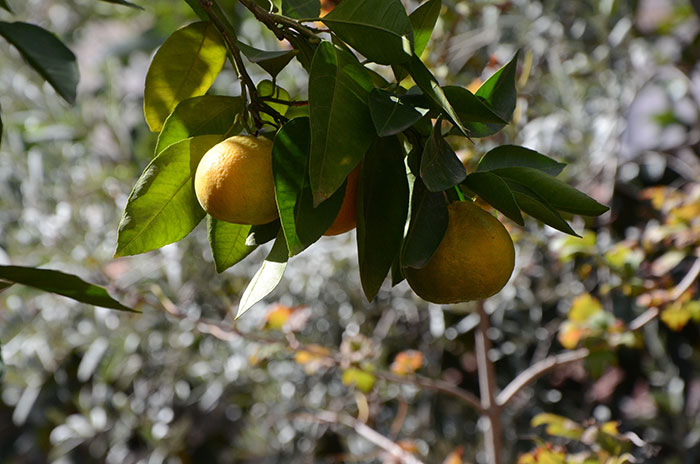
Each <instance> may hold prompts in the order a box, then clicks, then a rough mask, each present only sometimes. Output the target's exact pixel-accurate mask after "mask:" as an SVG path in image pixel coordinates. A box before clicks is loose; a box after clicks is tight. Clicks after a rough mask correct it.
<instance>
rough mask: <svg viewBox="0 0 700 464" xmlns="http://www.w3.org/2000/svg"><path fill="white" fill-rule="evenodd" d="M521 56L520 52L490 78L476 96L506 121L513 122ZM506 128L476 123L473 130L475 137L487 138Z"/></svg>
mask: <svg viewBox="0 0 700 464" xmlns="http://www.w3.org/2000/svg"><path fill="white" fill-rule="evenodd" d="M519 54H520V52H519V51H518V52H517V53H516V54H515V56H514V57H513V58H512V59H511V60H510V61H509V62H508V63H506V64H505V66H503V67H502V68H501V69H499V70H498V71H496V72H495V73H494V74H493V75H492V76H491V77H489V78H488V79H487V80H486V82H484V83H483V84H482V85H481V87H479V90H477V91H476V94H475V95H476V96H477V97H479V98H483V99H484V101H485V102H486V103H487V104H488V105H489V106H490V107H491V108H492V109H493V110H494V112H495V113H496V114H498V115H499V116H500V117H501V119H503V120H504V121H510V120H511V118H512V117H513V111H515V105H516V103H517V97H518V94H517V91H516V88H515V71H516V69H517V64H518V55H519ZM504 126H505V124H502V123H496V124H482V123H480V122H474V123H473V127H472V129H473V130H474V133H475V134H476V135H474V136H475V137H487V136H489V135H492V134H495V133H496V132H498V131H500V130H501V129H503V127H504Z"/></svg>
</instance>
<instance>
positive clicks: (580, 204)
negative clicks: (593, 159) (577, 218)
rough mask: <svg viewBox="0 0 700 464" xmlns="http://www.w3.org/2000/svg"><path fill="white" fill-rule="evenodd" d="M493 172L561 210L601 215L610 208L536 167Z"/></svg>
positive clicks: (504, 169) (503, 169) (585, 214)
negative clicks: (524, 187) (522, 186)
mask: <svg viewBox="0 0 700 464" xmlns="http://www.w3.org/2000/svg"><path fill="white" fill-rule="evenodd" d="M491 172H493V173H494V174H498V175H499V176H501V177H505V178H508V179H510V180H513V181H515V182H518V183H520V184H522V185H524V186H526V187H527V188H529V189H530V190H532V191H533V192H535V193H537V194H538V195H540V196H541V197H543V198H546V199H547V201H548V202H549V204H550V205H551V206H552V207H553V208H556V209H558V210H560V211H566V212H567V213H572V214H581V215H584V216H599V215H601V214H603V213H604V212H606V211H607V210H608V207H607V206H603V205H601V204H600V203H598V202H597V201H595V200H594V199H593V198H591V197H589V196H588V195H586V194H585V193H583V192H579V191H578V190H576V189H575V188H573V187H571V186H570V185H568V184H566V183H564V182H562V181H560V180H559V179H556V178H554V177H552V176H550V175H548V174H546V173H544V172H542V171H540V170H538V169H535V168H501V169H495V170H493V171H491Z"/></svg>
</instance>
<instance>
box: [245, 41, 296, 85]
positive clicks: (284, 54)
mask: <svg viewBox="0 0 700 464" xmlns="http://www.w3.org/2000/svg"><path fill="white" fill-rule="evenodd" d="M237 44H238V48H239V49H240V50H241V52H242V53H243V54H244V55H245V57H246V58H248V60H249V61H250V62H251V63H255V64H257V65H258V66H260V67H261V68H263V69H264V70H265V71H267V72H268V73H270V75H271V76H272V77H276V76H277V75H278V74H279V73H280V71H282V70H283V69H284V68H285V66H287V65H288V64H289V62H290V61H292V58H294V57H295V56H296V54H297V53H299V52H298V51H297V50H294V49H292V50H275V51H265V50H258V49H257V48H254V47H251V46H250V45H247V44H245V43H243V42H241V41H238V42H237Z"/></svg>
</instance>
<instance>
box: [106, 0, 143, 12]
mask: <svg viewBox="0 0 700 464" xmlns="http://www.w3.org/2000/svg"><path fill="white" fill-rule="evenodd" d="M102 1H103V2H107V3H114V4H117V5H123V6H128V7H129V8H135V9H137V10H143V8H142V7H140V6H138V5H136V4H134V3H131V2H127V1H126V0H102Z"/></svg>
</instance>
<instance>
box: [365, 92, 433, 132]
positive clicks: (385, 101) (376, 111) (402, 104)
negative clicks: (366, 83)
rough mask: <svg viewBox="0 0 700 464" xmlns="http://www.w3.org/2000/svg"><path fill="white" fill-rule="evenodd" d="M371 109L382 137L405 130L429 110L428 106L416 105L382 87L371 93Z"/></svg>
mask: <svg viewBox="0 0 700 464" xmlns="http://www.w3.org/2000/svg"><path fill="white" fill-rule="evenodd" d="M369 110H370V114H371V116H372V122H373V123H374V127H375V128H376V129H377V134H379V136H381V137H387V136H390V135H396V134H398V133H400V132H403V131H404V130H406V129H408V128H409V127H411V126H412V125H413V124H415V123H416V122H417V121H418V120H419V119H420V118H422V117H423V116H425V114H426V113H427V112H428V109H427V108H420V107H415V106H413V105H411V104H410V103H407V101H406V99H402V98H401V97H400V96H398V95H395V94H393V93H391V92H388V91H386V90H381V89H374V90H372V92H371V93H370V94H369Z"/></svg>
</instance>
